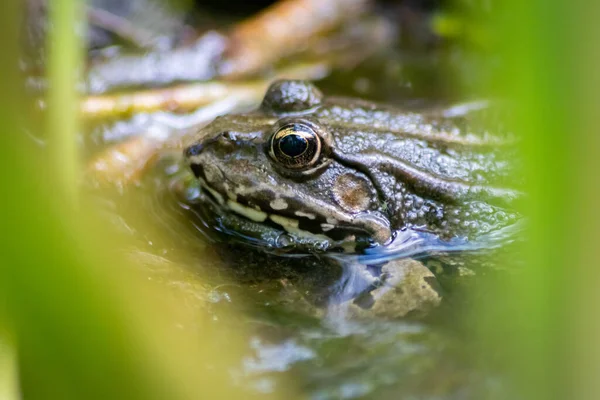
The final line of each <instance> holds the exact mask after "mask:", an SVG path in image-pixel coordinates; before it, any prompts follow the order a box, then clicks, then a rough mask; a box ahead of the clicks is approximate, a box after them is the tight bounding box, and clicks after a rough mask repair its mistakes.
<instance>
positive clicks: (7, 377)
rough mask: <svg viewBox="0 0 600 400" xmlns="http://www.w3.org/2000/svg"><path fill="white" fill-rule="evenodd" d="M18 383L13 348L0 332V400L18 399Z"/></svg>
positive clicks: (6, 337) (15, 356) (5, 334)
mask: <svg viewBox="0 0 600 400" xmlns="http://www.w3.org/2000/svg"><path fill="white" fill-rule="evenodd" d="M18 382H19V381H18V374H17V355H16V351H15V346H14V344H13V343H12V341H9V339H8V335H7V333H6V332H5V331H2V330H0V399H2V400H17V399H19V398H20V395H19V389H18V387H19V386H18Z"/></svg>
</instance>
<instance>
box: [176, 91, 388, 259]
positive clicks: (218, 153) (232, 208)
mask: <svg viewBox="0 0 600 400" xmlns="http://www.w3.org/2000/svg"><path fill="white" fill-rule="evenodd" d="M321 101H322V95H321V93H320V92H319V90H318V89H317V88H316V87H314V86H313V85H312V84H310V83H307V82H302V81H277V82H275V83H273V84H272V85H271V86H270V87H269V89H268V91H267V93H266V95H265V98H264V100H263V102H262V105H261V107H260V108H259V109H258V110H257V111H255V112H253V113H249V114H244V115H230V116H224V117H220V118H217V119H216V120H215V121H213V122H212V123H211V124H210V125H208V126H207V127H205V128H204V129H203V130H202V131H201V132H200V133H199V137H200V138H201V139H200V140H198V141H196V142H195V143H194V144H192V145H191V146H189V147H188V148H187V149H186V150H185V156H186V159H187V160H188V162H189V164H190V167H191V169H192V171H193V172H194V174H195V176H196V177H197V178H198V180H199V181H200V183H201V186H202V187H203V188H204V189H205V191H206V193H207V195H208V197H210V198H211V199H212V202H213V205H216V206H217V207H218V209H219V213H221V214H222V219H221V222H222V223H223V221H227V216H228V215H230V216H232V217H234V219H235V218H237V219H239V217H240V216H241V217H243V218H244V219H246V220H248V221H247V222H249V224H246V225H245V226H246V231H245V234H246V235H250V236H251V235H252V232H248V228H247V227H248V226H256V227H257V228H256V232H257V235H258V234H262V233H264V227H265V226H268V227H269V229H272V230H274V231H276V232H277V231H279V232H281V233H282V234H283V233H285V236H286V237H291V238H292V239H293V240H295V242H296V243H299V242H302V240H304V239H306V238H311V240H312V243H314V241H315V240H316V241H318V242H320V243H321V244H322V246H323V244H324V247H325V248H331V247H332V246H335V245H336V244H337V245H340V246H342V247H343V246H344V244H348V243H356V242H357V241H358V242H362V243H364V244H368V243H372V244H375V243H378V244H383V243H386V242H388V241H389V240H390V239H391V235H392V233H391V229H390V222H389V220H388V218H387V217H386V215H385V212H384V208H385V205H383V204H381V203H382V202H381V201H380V199H379V198H378V194H377V190H376V189H375V186H374V184H373V182H372V181H371V180H370V178H369V177H368V176H367V175H366V174H364V173H363V172H361V171H359V170H358V169H356V168H353V167H352V166H348V165H345V164H343V163H341V162H339V160H337V159H336V156H335V151H334V149H333V140H332V137H331V135H330V132H328V130H327V128H326V125H324V124H322V123H321V122H320V121H319V120H318V119H317V118H316V117H315V116H314V115H313V113H314V111H315V110H317V109H318V108H319V107H320V106H321ZM225 223H226V222H225ZM230 229H236V228H230ZM303 238H304V239H303ZM309 242H310V240H309ZM296 247H297V246H296Z"/></svg>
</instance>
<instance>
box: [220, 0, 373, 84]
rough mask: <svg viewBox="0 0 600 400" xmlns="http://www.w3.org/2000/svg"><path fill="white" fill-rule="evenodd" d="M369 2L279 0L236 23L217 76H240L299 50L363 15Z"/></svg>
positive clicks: (353, 0) (349, 0)
mask: <svg viewBox="0 0 600 400" xmlns="http://www.w3.org/2000/svg"><path fill="white" fill-rule="evenodd" d="M369 4H370V1H369V0H328V1H324V0H282V1H279V2H277V3H275V4H274V5H272V6H271V7H269V8H267V9H266V10H264V11H263V12H261V13H260V14H258V15H256V16H255V17H252V18H250V19H247V20H245V21H243V22H242V23H240V24H238V25H237V26H236V27H235V28H234V30H233V31H232V32H231V34H230V35H229V40H230V44H229V48H228V50H227V54H226V58H225V61H224V62H223V63H222V65H221V69H220V73H221V74H222V75H224V76H227V77H239V76H242V75H248V74H251V73H254V72H256V71H258V70H260V69H261V68H262V67H264V66H265V65H268V64H270V63H272V62H273V61H276V60H277V59H279V58H281V57H283V56H285V55H287V54H290V53H293V52H296V51H298V48H299V47H301V46H302V45H303V44H305V43H306V42H307V41H308V40H309V39H311V38H315V37H316V36H317V35H318V34H320V33H323V32H326V31H328V30H330V29H332V28H334V27H335V26H336V25H338V24H339V23H340V22H342V21H344V20H349V19H352V18H354V17H356V16H358V15H360V14H361V13H363V12H364V11H365V10H366V9H367V7H368V6H369Z"/></svg>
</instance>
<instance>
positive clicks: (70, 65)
mask: <svg viewBox="0 0 600 400" xmlns="http://www.w3.org/2000/svg"><path fill="white" fill-rule="evenodd" d="M84 6H85V2H83V1H80V0H57V1H49V2H48V18H49V20H50V21H51V27H52V28H51V29H50V30H49V32H48V42H47V45H46V48H47V50H48V61H47V78H48V82H49V85H50V91H49V93H48V115H47V118H48V123H47V124H48V126H47V128H48V132H49V134H50V140H49V147H50V151H51V156H52V164H53V167H54V168H55V171H54V173H55V178H56V182H57V183H58V188H59V189H61V190H65V191H66V198H65V199H64V200H67V201H69V202H71V204H74V201H75V197H76V196H75V195H76V191H77V190H76V187H77V186H76V183H77V175H78V173H79V168H78V166H79V165H78V157H77V140H76V137H77V132H78V128H79V118H78V111H77V110H78V109H79V102H78V96H77V90H76V86H77V84H78V81H79V80H80V75H81V71H82V66H83V43H82V41H83V38H85V37H86V34H85V31H86V29H87V25H86V23H85V21H86V18H85V13H84V11H85V10H84Z"/></svg>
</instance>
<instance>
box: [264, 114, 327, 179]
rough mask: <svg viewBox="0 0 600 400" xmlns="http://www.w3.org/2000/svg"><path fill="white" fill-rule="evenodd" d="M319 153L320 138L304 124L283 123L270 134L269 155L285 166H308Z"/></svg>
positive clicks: (291, 167)
mask: <svg viewBox="0 0 600 400" xmlns="http://www.w3.org/2000/svg"><path fill="white" fill-rule="evenodd" d="M320 154H321V139H320V138H319V135H317V133H316V132H315V131H314V130H313V129H312V128H311V127H310V126H308V125H306V124H301V123H292V124H288V125H284V126H282V127H280V128H279V129H278V130H277V131H276V132H275V133H274V134H273V136H271V143H270V147H269V155H270V156H271V158H273V160H275V161H277V162H278V163H280V164H281V165H283V166H284V167H286V168H290V169H303V168H309V167H311V166H313V165H314V164H315V162H316V161H317V160H318V159H319V155H320Z"/></svg>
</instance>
